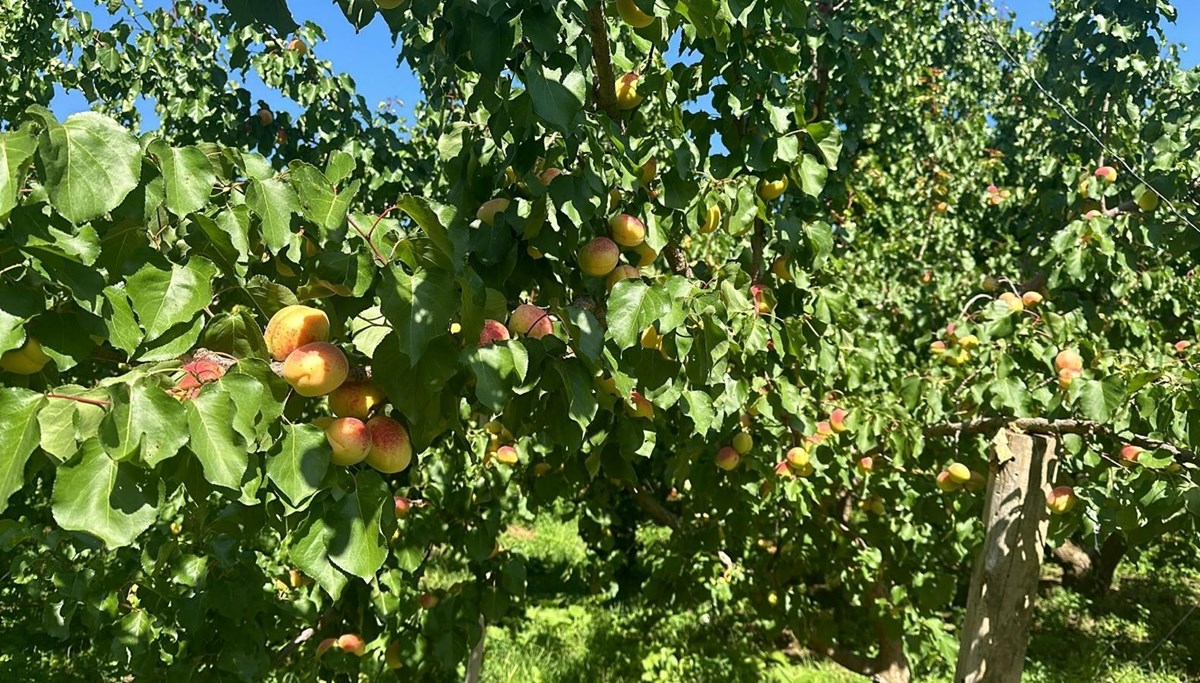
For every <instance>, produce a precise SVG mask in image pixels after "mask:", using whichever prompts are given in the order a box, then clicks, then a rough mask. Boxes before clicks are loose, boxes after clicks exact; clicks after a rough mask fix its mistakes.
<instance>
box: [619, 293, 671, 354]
mask: <svg viewBox="0 0 1200 683" xmlns="http://www.w3.org/2000/svg"><path fill="white" fill-rule="evenodd" d="M670 304H671V302H670V301H669V300H668V299H667V297H666V295H664V294H663V293H662V292H661V291H659V290H658V289H655V288H652V287H650V286H649V285H647V284H646V283H644V282H642V281H641V280H622V281H620V282H618V283H617V285H616V286H615V287H613V289H612V292H611V293H610V294H609V295H608V333H609V335H610V336H611V337H612V340H613V341H614V342H616V343H617V347H618V348H619V349H621V350H622V351H624V350H625V349H628V348H630V347H632V346H633V345H634V344H637V343H638V339H640V338H641V334H642V331H643V330H645V329H646V328H647V327H649V326H650V325H652V324H654V322H655V321H656V320H658V319H659V318H661V317H662V316H663V315H665V314H666V313H667V312H668V310H670Z"/></svg>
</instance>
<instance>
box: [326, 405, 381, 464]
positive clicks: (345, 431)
mask: <svg viewBox="0 0 1200 683" xmlns="http://www.w3.org/2000/svg"><path fill="white" fill-rule="evenodd" d="M325 439H326V440H327V441H329V447H330V448H332V449H333V464H335V465H341V466H343V467H349V466H350V465H357V464H358V463H360V462H362V461H363V460H366V458H367V454H368V453H370V452H371V430H369V429H367V425H366V423H364V422H363V421H362V420H360V419H358V418H357V417H339V418H338V419H336V420H334V421H333V422H331V423H330V424H329V426H328V427H326V428H325Z"/></svg>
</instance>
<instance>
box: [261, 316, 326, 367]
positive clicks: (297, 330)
mask: <svg viewBox="0 0 1200 683" xmlns="http://www.w3.org/2000/svg"><path fill="white" fill-rule="evenodd" d="M263 338H264V339H265V340H266V342H267V351H269V352H270V354H271V357H272V358H274V359H275V360H285V359H286V358H287V357H288V356H289V355H291V353H292V351H295V350H296V349H298V348H300V347H301V346H304V345H305V344H311V343H313V342H324V341H329V316H327V315H325V312H324V311H319V310H317V309H315V308H312V307H309V306H285V307H283V308H281V309H279V311H278V312H277V313H276V314H275V315H273V316H271V320H270V322H268V323H267V330H266V332H264V333H263Z"/></svg>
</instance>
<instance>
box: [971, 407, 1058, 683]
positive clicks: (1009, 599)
mask: <svg viewBox="0 0 1200 683" xmlns="http://www.w3.org/2000/svg"><path fill="white" fill-rule="evenodd" d="M1056 446H1057V442H1056V441H1055V439H1054V438H1053V437H1050V436H1043V435H1031V434H1022V433H1017V432H1011V431H1008V430H1007V429H1005V430H1002V431H1001V432H1000V433H999V434H998V435H997V437H996V439H995V441H994V442H993V449H992V456H991V462H990V467H989V470H990V473H989V474H990V476H989V477H988V489H987V497H986V498H985V502H984V513H983V514H984V526H985V528H986V535H985V537H984V543H983V547H982V549H981V550H980V552H979V556H978V557H977V558H976V560H975V570H974V572H973V573H972V575H971V592H970V594H969V597H968V599H967V614H966V617H965V618H964V620H963V628H962V634H961V637H960V640H959V651H958V666H957V668H956V669H955V673H954V680H955V681H956V682H961V683H982V682H984V681H986V683H1018V682H1019V681H1020V680H1021V673H1022V671H1023V670H1024V666H1025V649H1026V647H1027V646H1028V644H1029V627H1030V624H1031V623H1032V621H1033V603H1034V598H1035V597H1036V596H1037V586H1038V580H1039V578H1040V576H1041V568H1042V547H1043V544H1044V543H1045V541H1046V529H1047V528H1048V526H1049V517H1048V513H1047V510H1046V494H1047V493H1049V490H1050V484H1049V482H1050V481H1051V480H1052V477H1053V474H1054V472H1055V466H1056V464H1057V462H1056V461H1055V448H1056Z"/></svg>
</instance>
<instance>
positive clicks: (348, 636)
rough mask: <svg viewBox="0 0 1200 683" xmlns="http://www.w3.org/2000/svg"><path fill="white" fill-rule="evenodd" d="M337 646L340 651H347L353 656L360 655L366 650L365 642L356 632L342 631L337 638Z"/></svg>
mask: <svg viewBox="0 0 1200 683" xmlns="http://www.w3.org/2000/svg"><path fill="white" fill-rule="evenodd" d="M337 646H338V647H339V648H341V650H342V652H349V653H350V654H352V655H354V656H355V657H361V656H363V654H365V653H366V651H367V643H366V641H364V640H363V639H362V638H361V637H360V636H359V635H358V634H357V633H343V634H342V635H341V636H339V637H338V639H337Z"/></svg>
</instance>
